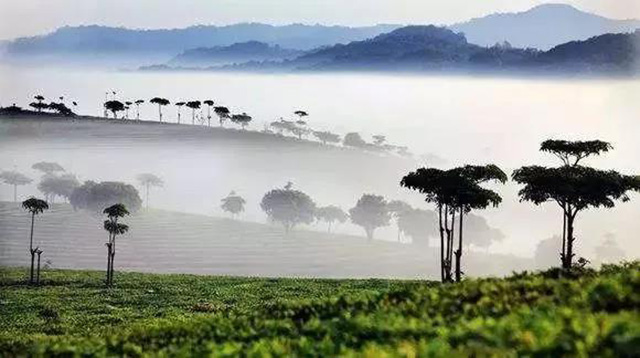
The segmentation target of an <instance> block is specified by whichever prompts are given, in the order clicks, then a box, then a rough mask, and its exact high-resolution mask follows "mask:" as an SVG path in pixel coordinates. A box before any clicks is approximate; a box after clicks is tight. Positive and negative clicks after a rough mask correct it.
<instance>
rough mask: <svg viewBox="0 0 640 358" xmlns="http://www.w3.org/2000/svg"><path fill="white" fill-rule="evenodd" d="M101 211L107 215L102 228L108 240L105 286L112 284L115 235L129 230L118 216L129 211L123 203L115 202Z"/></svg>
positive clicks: (121, 216)
mask: <svg viewBox="0 0 640 358" xmlns="http://www.w3.org/2000/svg"><path fill="white" fill-rule="evenodd" d="M103 213H104V214H105V215H107V218H108V219H107V220H105V221H104V225H103V227H104V229H105V230H106V231H107V232H108V233H109V241H108V242H107V244H106V246H107V279H106V283H107V286H109V287H110V286H111V285H113V272H114V271H113V262H114V261H115V257H116V237H117V236H118V235H123V234H125V233H127V232H128V231H129V226H128V225H126V224H123V223H120V222H118V220H119V219H120V218H123V217H125V216H127V215H129V211H128V210H127V208H126V207H125V206H124V205H123V204H115V205H112V206H110V207H108V208H106V209H104V211H103Z"/></svg>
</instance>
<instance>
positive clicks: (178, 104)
mask: <svg viewBox="0 0 640 358" xmlns="http://www.w3.org/2000/svg"><path fill="white" fill-rule="evenodd" d="M185 104H187V103H186V102H176V103H175V106H176V107H178V124H180V122H181V119H182V106H184V105H185Z"/></svg>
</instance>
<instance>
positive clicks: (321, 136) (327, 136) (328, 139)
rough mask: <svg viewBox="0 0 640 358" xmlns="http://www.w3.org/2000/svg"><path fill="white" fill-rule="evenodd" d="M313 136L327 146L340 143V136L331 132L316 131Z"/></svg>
mask: <svg viewBox="0 0 640 358" xmlns="http://www.w3.org/2000/svg"><path fill="white" fill-rule="evenodd" d="M313 135H314V136H315V137H316V138H318V140H319V141H320V142H322V144H325V145H326V144H327V143H332V144H335V143H340V136H339V135H337V134H334V133H331V132H320V131H314V132H313Z"/></svg>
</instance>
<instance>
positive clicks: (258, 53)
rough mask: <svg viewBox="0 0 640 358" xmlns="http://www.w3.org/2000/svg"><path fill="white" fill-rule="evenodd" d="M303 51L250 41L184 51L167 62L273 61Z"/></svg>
mask: <svg viewBox="0 0 640 358" xmlns="http://www.w3.org/2000/svg"><path fill="white" fill-rule="evenodd" d="M302 53H303V52H302V51H299V50H292V49H287V48H283V47H280V46H279V45H274V46H270V45H269V44H266V43H264V42H258V41H248V42H240V43H235V44H233V45H230V46H216V47H200V48H196V49H192V50H187V51H184V52H183V53H181V54H179V55H178V56H176V57H174V58H172V59H171V60H170V61H169V62H168V63H167V64H168V65H169V66H177V67H210V66H217V65H224V64H230V63H242V62H249V61H267V60H270V61H273V60H286V59H291V58H295V57H297V56H299V55H301V54H302Z"/></svg>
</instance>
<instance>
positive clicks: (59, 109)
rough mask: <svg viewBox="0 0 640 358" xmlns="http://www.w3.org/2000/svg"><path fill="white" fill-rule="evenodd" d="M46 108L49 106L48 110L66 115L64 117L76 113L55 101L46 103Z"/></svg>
mask: <svg viewBox="0 0 640 358" xmlns="http://www.w3.org/2000/svg"><path fill="white" fill-rule="evenodd" d="M47 108H49V109H50V110H52V111H54V112H58V114H60V115H63V116H66V117H72V116H75V115H76V114H75V113H73V111H72V110H71V109H70V108H69V107H67V106H66V105H65V104H64V103H55V102H51V103H49V104H48V105H47Z"/></svg>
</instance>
